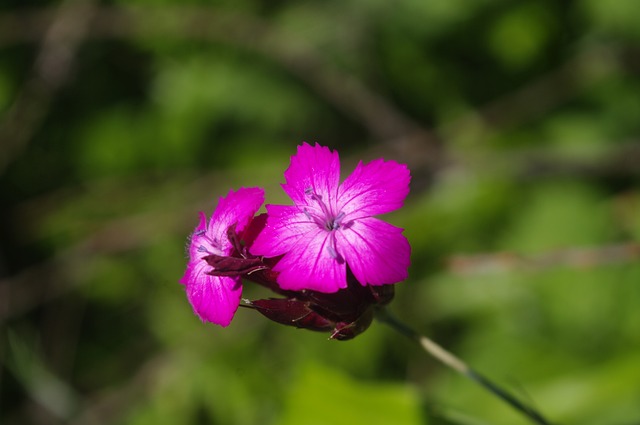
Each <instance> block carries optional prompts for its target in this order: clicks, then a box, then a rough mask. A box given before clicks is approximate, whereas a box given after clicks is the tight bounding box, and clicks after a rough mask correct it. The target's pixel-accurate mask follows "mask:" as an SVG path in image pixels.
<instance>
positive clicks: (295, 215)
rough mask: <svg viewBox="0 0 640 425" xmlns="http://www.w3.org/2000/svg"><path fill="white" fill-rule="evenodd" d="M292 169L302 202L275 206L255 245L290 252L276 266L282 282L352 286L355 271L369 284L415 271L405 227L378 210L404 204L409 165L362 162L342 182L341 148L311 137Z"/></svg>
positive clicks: (262, 250) (327, 289)
mask: <svg viewBox="0 0 640 425" xmlns="http://www.w3.org/2000/svg"><path fill="white" fill-rule="evenodd" d="M284 176H285V179H286V184H284V185H282V187H283V189H284V191H285V192H286V193H287V195H289V197H291V199H292V200H293V202H294V204H295V205H291V206H288V205H267V215H268V218H267V223H266V226H265V228H264V229H263V231H262V232H261V233H260V234H259V235H258V237H257V238H256V240H255V241H254V243H253V245H252V247H251V248H250V251H251V253H252V254H253V255H262V256H265V257H279V256H282V258H281V259H280V260H279V261H278V263H277V264H276V265H275V266H274V267H273V270H274V271H275V272H278V273H279V275H278V284H279V285H280V287H281V288H282V289H285V290H291V291H301V290H305V289H308V290H314V291H318V292H324V293H332V292H336V291H338V290H339V289H343V288H346V287H347V270H350V271H351V272H352V273H353V276H354V277H355V279H356V280H357V281H358V282H359V283H360V284H361V285H363V286H365V285H376V286H377V285H385V284H392V283H397V282H400V281H402V280H404V279H406V278H407V270H408V267H409V257H410V251H411V248H410V246H409V242H408V241H407V239H406V238H405V237H404V236H403V235H402V229H400V228H398V227H395V226H392V225H391V224H389V223H386V222H384V221H382V220H379V219H377V218H375V217H374V216H375V215H378V214H384V213H388V212H390V211H393V210H396V209H398V208H400V207H401V206H402V204H403V202H404V198H405V197H406V196H407V194H408V193H409V181H410V179H411V176H410V173H409V169H408V168H407V166H406V165H403V164H398V163H397V162H394V161H384V160H382V159H378V160H375V161H371V162H369V163H367V164H363V163H362V162H360V163H359V164H358V165H357V166H356V169H355V170H354V171H353V173H352V174H351V175H350V176H348V177H347V178H346V179H345V180H344V182H342V183H340V158H339V157H338V153H337V152H334V151H331V150H330V149H329V148H327V147H324V146H320V145H318V144H316V145H315V146H310V145H309V144H307V143H303V144H302V145H300V146H298V152H297V154H296V155H294V156H292V157H291V165H290V166H289V168H288V169H287V170H286V171H285V173H284Z"/></svg>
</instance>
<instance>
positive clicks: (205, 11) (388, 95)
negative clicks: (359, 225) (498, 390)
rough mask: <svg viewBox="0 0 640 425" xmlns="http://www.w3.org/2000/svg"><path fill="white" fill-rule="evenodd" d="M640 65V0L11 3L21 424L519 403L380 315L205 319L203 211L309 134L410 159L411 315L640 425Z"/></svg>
mask: <svg viewBox="0 0 640 425" xmlns="http://www.w3.org/2000/svg"><path fill="white" fill-rule="evenodd" d="M639 74H640V7H639V5H638V3H637V1H635V0H611V1H606V2H605V1H601V0H568V1H552V0H524V1H507V0H477V1H464V0H397V1H383V0H351V1H344V0H326V1H292V0H235V1H231V0H225V1H218V2H207V1H204V0H200V1H198V0H190V1H184V2H178V1H171V0H131V1H125V0H102V1H99V0H69V1H65V2H53V1H47V0H30V1H27V2H25V1H24V0H3V1H2V2H1V3H0V203H1V206H0V240H1V242H0V423H1V424H3V425H5V424H6V425H10V424H11V425H13V424H130V425H146V424H149V425H159V424H258V423H259V424H273V425H293V424H298V425H305V424H337V425H341V424H359V423H362V424H385V425H386V424H390V423H394V424H399V425H404V424H407V425H412V424H427V423H429V424H461V425H462V424H469V425H472V424H473V425H478V424H496V425H500V424H503V425H509V424H524V423H526V421H525V420H524V419H522V418H521V417H519V416H518V415H517V414H515V413H514V412H512V411H511V410H510V409H509V408H508V407H505V406H504V405H503V403H501V402H500V401H499V400H497V399H495V398H494V397H493V396H491V395H489V394H487V393H486V391H483V390H482V389H480V388H479V387H478V386H476V385H474V384H473V383H472V382H469V381H467V380H465V379H464V378H462V377H460V376H458V375H456V374H455V373H453V372H451V371H450V370H448V369H446V368H445V367H444V366H442V365H440V364H439V363H437V362H436V361H434V360H433V359H432V358H431V357H429V356H428V355H426V354H425V353H424V352H422V351H420V349H419V348H418V347H417V346H414V345H413V344H412V343H410V342H409V341H407V340H405V339H403V337H402V336H400V335H398V334H395V333H394V332H393V331H392V330H391V329H389V328H387V327H385V326H383V325H382V324H379V323H374V325H373V326H372V327H371V328H370V329H369V330H368V331H367V332H365V333H364V334H362V335H361V336H359V337H357V338H356V339H355V340H353V341H348V342H335V341H328V340H327V335H324V334H318V333H313V332H308V331H302V330H297V329H294V328H288V327H283V326H279V325H277V324H275V323H273V322H269V321H267V320H265V319H264V318H263V317H262V316H260V315H259V314H257V313H255V312H252V311H250V310H240V311H239V312H238V314H237V315H236V318H235V320H234V322H233V323H232V325H231V326H230V327H229V328H226V329H221V328H219V327H217V326H214V325H204V324H202V323H201V322H200V321H199V320H198V319H197V318H196V317H195V316H194V315H193V314H192V312H191V307H190V306H189V304H188V302H187V301H186V298H185V296H184V291H183V288H182V286H181V285H179V284H178V279H179V278H180V277H181V275H182V273H183V271H184V267H185V263H186V259H185V253H184V246H185V242H186V238H187V235H188V234H189V233H190V232H191V230H192V229H193V227H194V226H195V225H196V223H197V220H198V218H197V212H198V211H201V210H203V211H206V212H207V213H209V212H210V211H211V210H212V208H213V207H214V205H215V203H216V202H217V199H218V197H219V196H221V195H223V194H225V193H226V192H227V191H228V190H229V189H230V188H237V187H239V186H243V185H244V186H256V185H261V186H264V187H265V188H266V189H267V193H268V195H267V201H268V202H272V203H274V202H286V199H285V198H284V195H283V194H282V191H281V190H280V188H279V183H281V182H282V180H283V177H282V172H283V171H284V169H285V168H286V167H287V166H288V161H289V156H290V155H292V154H293V153H294V152H295V149H296V145H297V144H299V143H300V142H301V141H302V140H306V141H309V142H312V143H313V142H319V143H321V144H324V145H328V146H331V147H333V148H336V149H338V150H339V152H340V154H341V158H342V160H343V166H344V173H345V174H343V177H344V175H346V173H347V172H349V170H350V169H352V167H353V166H354V164H355V163H356V162H357V161H358V160H361V159H363V160H369V159H373V158H377V157H385V158H386V159H394V160H396V161H400V162H404V163H407V164H409V166H410V168H411V170H412V174H413V181H412V192H411V194H410V196H409V198H408V199H407V202H406V206H405V207H404V208H403V209H402V210H401V211H398V212H396V213H393V214H390V215H388V216H387V217H386V219H388V220H389V221H391V222H392V223H394V224H396V225H399V226H402V227H404V228H405V229H406V235H407V237H408V238H409V240H410V242H411V244H412V247H413V253H412V263H413V266H412V267H411V270H410V278H409V280H407V281H406V282H403V283H401V284H398V285H397V287H396V300H395V301H394V303H393V304H392V305H391V310H392V311H394V312H396V314H397V315H398V316H399V317H400V318H401V319H402V320H403V321H405V322H407V323H409V324H410V325H411V326H413V327H415V328H416V329H418V330H420V331H421V332H423V333H425V334H427V335H429V336H431V337H433V338H434V339H435V340H437V341H439V342H440V343H441V344H443V345H444V346H446V347H447V348H449V349H450V350H452V351H453V352H455V353H457V354H458V355H460V356H461V357H462V358H463V359H465V360H466V361H467V362H469V363H470V364H472V365H473V366H475V367H476V368H477V369H479V370H481V371H483V372H484V373H485V374H486V375H488V376H490V377H491V378H492V379H494V380H495V381H496V382H498V383H500V384H501V385H503V386H505V387H507V388H509V389H510V391H512V392H514V393H516V394H518V395H519V397H521V398H522V399H524V400H527V402H528V403H529V404H532V405H535V406H536V407H537V408H539V409H540V410H541V411H542V412H543V413H544V414H545V415H546V416H548V417H549V418H550V419H551V420H552V421H553V422H557V423H563V424H582V425H584V424H607V425H608V424H611V425H617V424H638V423H640V308H638V304H639V302H640V262H639V257H640V248H639V245H638V241H639V240H640V186H639V185H638V183H639V181H640V139H639V135H640V79H639V78H638V76H639ZM268 295H269V294H267V293H265V292H264V291H263V290H262V289H260V288H255V287H251V286H248V287H246V290H245V296H246V297H247V298H257V297H264V296H268Z"/></svg>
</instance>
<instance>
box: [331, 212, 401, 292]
mask: <svg viewBox="0 0 640 425" xmlns="http://www.w3.org/2000/svg"><path fill="white" fill-rule="evenodd" d="M336 245H337V248H338V252H340V254H342V255H343V256H344V258H345V260H346V261H347V264H348V265H349V268H350V269H351V271H352V272H353V275H354V276H355V277H356V279H357V280H358V281H359V282H360V283H361V284H362V285H384V284H390V283H397V282H400V281H402V280H404V279H406V278H407V276H408V268H409V264H410V256H411V247H410V246H409V241H407V238H405V237H404V236H403V235H402V229H401V228H399V227H395V226H392V225H391V224H389V223H386V222H384V221H382V220H378V219H376V218H362V219H359V220H356V221H353V222H352V223H351V224H350V226H349V227H348V228H345V229H343V230H341V231H338V232H336Z"/></svg>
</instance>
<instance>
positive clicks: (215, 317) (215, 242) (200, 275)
mask: <svg viewBox="0 0 640 425" xmlns="http://www.w3.org/2000/svg"><path fill="white" fill-rule="evenodd" d="M263 202H264V191H263V190H262V189H260V188H240V189H238V191H236V192H234V191H230V192H229V194H228V195H227V196H226V197H221V198H220V201H219V202H218V207H217V208H216V209H215V211H214V212H213V215H212V217H211V220H210V221H209V223H207V217H206V215H205V214H204V213H202V212H201V213H200V224H199V225H198V227H196V229H195V230H194V232H193V234H192V235H191V238H190V240H189V262H188V264H187V270H186V271H185V273H184V276H183V277H182V279H180V283H182V284H184V285H185V287H186V288H185V289H186V292H187V298H188V300H189V302H190V303H191V306H192V307H193V311H194V313H195V314H196V315H197V316H198V317H199V318H200V319H201V320H202V321H203V322H213V323H216V324H218V325H220V326H223V327H226V326H228V325H229V323H231V320H232V319H233V316H234V315H235V312H236V310H237V309H238V306H239V305H240V297H241V295H242V281H241V278H240V276H239V275H236V276H216V275H213V274H212V273H215V268H214V267H212V266H211V265H210V263H209V262H207V260H206V259H205V258H206V257H208V256H210V255H212V254H213V255H215V256H220V257H228V256H231V255H232V254H233V253H234V250H235V249H236V248H235V246H234V244H233V243H232V241H230V240H229V237H228V230H229V228H230V227H232V226H234V225H235V231H236V232H237V233H238V234H241V233H242V231H243V230H244V229H245V228H246V227H247V226H248V224H249V223H250V222H251V220H252V218H253V216H254V215H255V214H256V212H257V211H258V209H260V206H261V205H262V203H263Z"/></svg>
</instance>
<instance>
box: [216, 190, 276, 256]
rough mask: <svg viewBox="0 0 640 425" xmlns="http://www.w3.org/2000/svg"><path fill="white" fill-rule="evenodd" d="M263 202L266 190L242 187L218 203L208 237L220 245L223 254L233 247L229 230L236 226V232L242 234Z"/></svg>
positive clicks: (231, 191) (230, 192)
mask: <svg viewBox="0 0 640 425" xmlns="http://www.w3.org/2000/svg"><path fill="white" fill-rule="evenodd" d="M263 202H264V190H262V189H261V188H259V187H249V188H244V187H242V188H240V189H238V190H237V191H236V192H234V191H233V190H230V191H229V193H228V194H227V196H226V197H221V198H220V200H219V201H218V206H217V208H216V210H215V211H214V212H213V215H212V217H211V222H210V223H209V228H208V229H207V236H209V237H210V238H211V239H212V240H217V241H218V242H219V243H220V245H221V251H222V253H224V254H229V253H230V252H231V249H232V247H231V243H230V242H229V238H228V237H227V230H228V229H229V227H230V226H232V225H233V224H236V231H237V232H241V231H242V230H243V229H244V228H245V227H246V226H247V224H248V223H249V221H250V220H251V219H252V218H253V216H254V215H255V213H256V212H257V211H258V210H259V209H260V206H262V203H263Z"/></svg>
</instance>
